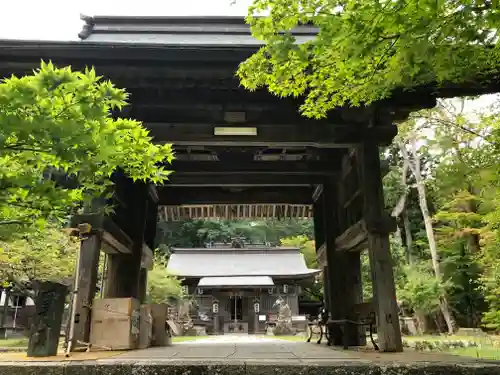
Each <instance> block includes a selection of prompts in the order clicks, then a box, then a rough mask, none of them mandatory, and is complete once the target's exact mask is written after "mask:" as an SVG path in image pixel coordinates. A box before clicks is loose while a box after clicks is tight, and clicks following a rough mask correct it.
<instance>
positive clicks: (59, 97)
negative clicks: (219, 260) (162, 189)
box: [0, 63, 173, 237]
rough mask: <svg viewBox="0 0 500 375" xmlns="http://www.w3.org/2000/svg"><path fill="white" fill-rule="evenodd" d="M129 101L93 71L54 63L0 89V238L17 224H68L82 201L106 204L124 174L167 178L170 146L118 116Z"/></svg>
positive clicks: (155, 179) (148, 178)
mask: <svg viewBox="0 0 500 375" xmlns="http://www.w3.org/2000/svg"><path fill="white" fill-rule="evenodd" d="M126 99H127V93H126V92H125V91H124V90H123V89H119V88H116V87H115V86H114V85H113V84H112V83H111V82H109V81H105V80H103V79H102V78H101V77H98V76H96V74H95V72H94V70H93V69H87V70H85V71H84V72H78V71H72V70H71V68H70V67H65V68H62V69H59V68H56V67H55V66H53V65H52V64H51V63H42V65H41V68H40V69H39V70H37V71H35V72H34V73H33V74H32V75H28V76H25V77H22V78H18V77H15V76H13V77H11V78H9V79H5V80H4V81H2V82H1V83H0V124H1V126H0V236H2V237H5V236H7V235H9V234H11V233H13V232H15V231H16V230H17V229H13V228H12V226H13V225H18V226H19V225H20V226H27V227H29V226H33V224H43V223H46V222H47V220H48V221H53V220H56V221H57V220H60V221H63V220H65V218H66V216H67V215H68V214H69V213H71V212H74V211H75V210H76V209H78V208H80V207H81V206H82V203H83V202H84V201H87V200H88V201H90V200H91V199H93V198H96V197H109V196H110V195H111V194H112V192H113V189H112V188H113V182H112V176H113V173H115V171H117V169H119V168H120V169H121V170H122V171H123V172H124V173H125V174H126V175H127V176H128V177H130V178H132V179H133V180H139V181H150V182H153V183H161V182H162V181H164V180H166V179H167V177H168V175H169V173H170V171H168V169H167V166H166V165H168V164H167V162H170V161H171V160H172V159H173V152H172V148H171V145H156V144H153V143H152V142H151V140H152V138H151V137H150V136H149V135H148V131H147V130H146V129H145V128H144V127H143V126H142V125H141V123H140V122H138V121H135V120H131V119H123V118H117V117H116V116H113V114H116V112H117V111H119V110H120V109H121V108H122V107H123V106H125V105H126ZM162 163H163V164H162ZM1 224H3V225H1ZM6 226H8V228H6Z"/></svg>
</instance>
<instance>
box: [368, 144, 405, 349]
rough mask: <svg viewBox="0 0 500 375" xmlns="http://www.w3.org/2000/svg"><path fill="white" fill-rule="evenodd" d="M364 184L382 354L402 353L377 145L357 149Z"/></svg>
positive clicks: (369, 252)
mask: <svg viewBox="0 0 500 375" xmlns="http://www.w3.org/2000/svg"><path fill="white" fill-rule="evenodd" d="M358 158H359V159H358V160H359V161H360V163H361V165H360V167H361V168H360V169H361V175H362V184H363V196H364V210H363V216H364V220H365V224H366V227H367V230H368V254H369V258H370V268H371V277H372V283H373V297H374V305H375V312H376V314H377V332H378V339H379V346H380V350H381V351H384V352H401V351H403V345H402V341H401V330H400V326H399V318H398V306H397V302H396V288H395V285H394V273H393V269H392V266H393V263H392V258H391V253H390V245H389V231H390V230H389V225H388V220H386V217H388V216H386V215H384V196H383V189H382V174H381V172H380V155H379V148H378V145H377V144H375V143H371V142H366V143H364V144H362V145H361V146H360V147H359V149H358Z"/></svg>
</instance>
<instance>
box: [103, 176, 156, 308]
mask: <svg viewBox="0 0 500 375" xmlns="http://www.w3.org/2000/svg"><path fill="white" fill-rule="evenodd" d="M126 183H128V186H127V189H126V198H123V199H124V200H125V204H126V208H127V209H126V210H123V211H121V212H120V216H121V217H117V218H116V221H117V223H118V224H119V225H120V227H121V228H122V229H123V230H124V231H125V233H127V234H128V235H129V237H130V238H131V239H132V242H133V245H132V249H131V250H132V253H131V254H113V255H110V256H109V260H108V275H107V285H106V290H105V297H106V298H126V297H133V298H137V299H140V297H141V295H140V289H141V288H140V278H141V277H140V274H141V258H142V247H143V243H144V230H145V226H146V216H147V215H146V213H147V185H145V184H141V183H136V184H132V183H131V182H130V181H127V182H126Z"/></svg>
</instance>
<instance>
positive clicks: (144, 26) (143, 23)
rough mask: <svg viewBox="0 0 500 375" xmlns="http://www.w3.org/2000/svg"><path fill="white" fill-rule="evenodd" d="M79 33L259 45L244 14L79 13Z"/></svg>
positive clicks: (300, 31)
mask: <svg viewBox="0 0 500 375" xmlns="http://www.w3.org/2000/svg"><path fill="white" fill-rule="evenodd" d="M82 19H83V20H84V21H85V22H86V25H85V26H84V28H83V30H82V31H81V32H80V34H79V37H80V38H81V39H82V40H85V41H89V42H105V43H131V44H156V45H158V44H159V45H172V46H174V45H182V46H214V47H215V46H218V47H234V46H241V47H254V48H256V47H258V46H259V45H261V44H262V42H261V41H259V40H257V39H255V38H253V37H252V36H251V35H250V28H249V26H248V25H247V24H245V19H244V17H121V16H118V17H116V16H113V17H106V16H97V17H86V16H82ZM317 30H318V29H317V28H315V27H311V26H300V27H298V28H297V29H296V30H294V32H293V34H294V35H295V37H296V39H297V42H298V43H301V42H305V41H307V40H310V39H312V38H313V37H314V35H315V34H316V33H317Z"/></svg>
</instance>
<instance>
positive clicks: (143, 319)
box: [139, 305, 153, 349]
mask: <svg viewBox="0 0 500 375" xmlns="http://www.w3.org/2000/svg"><path fill="white" fill-rule="evenodd" d="M139 321H140V323H139V324H140V325H139V349H146V348H149V347H150V346H151V339H152V336H153V318H152V316H151V307H150V306H149V305H141V309H140V319H139Z"/></svg>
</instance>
